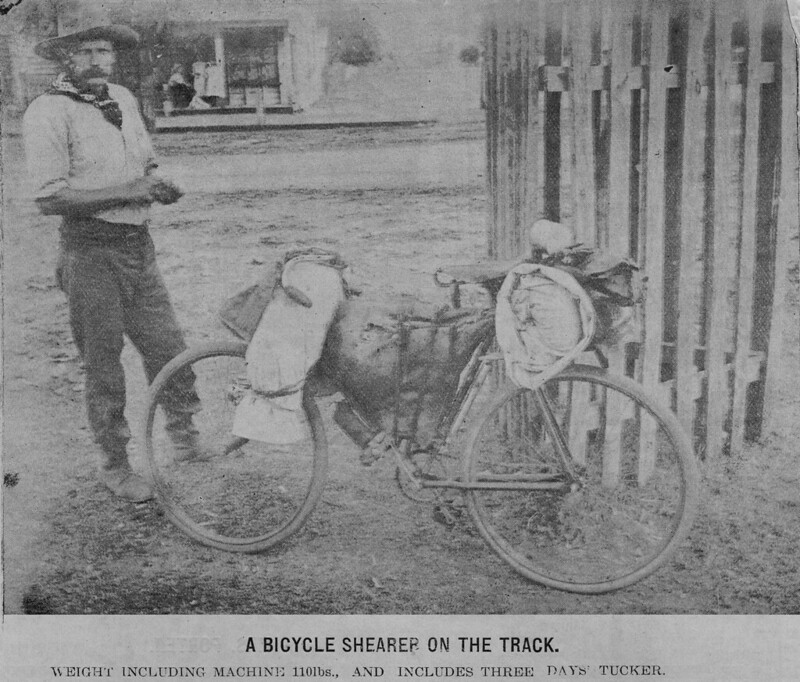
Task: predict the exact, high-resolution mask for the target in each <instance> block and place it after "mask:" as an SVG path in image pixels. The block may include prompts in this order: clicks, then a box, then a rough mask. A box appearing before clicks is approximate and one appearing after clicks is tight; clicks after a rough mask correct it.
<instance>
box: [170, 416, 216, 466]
mask: <svg viewBox="0 0 800 682" xmlns="http://www.w3.org/2000/svg"><path fill="white" fill-rule="evenodd" d="M166 431H167V434H168V435H169V439H170V441H171V442H172V450H173V453H174V456H175V461H176V462H202V461H206V460H208V459H210V457H211V454H210V453H209V452H207V451H206V450H205V449H204V448H203V446H202V445H201V443H200V432H199V431H198V430H197V427H196V426H195V425H194V423H193V422H192V417H191V415H186V414H170V415H168V417H167V427H166Z"/></svg>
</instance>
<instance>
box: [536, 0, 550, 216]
mask: <svg viewBox="0 0 800 682" xmlns="http://www.w3.org/2000/svg"><path fill="white" fill-rule="evenodd" d="M537 4H538V8H539V17H538V18H539V24H538V27H537V28H538V41H537V43H538V44H537V49H538V52H537V53H536V74H537V87H538V88H539V101H538V106H537V111H536V121H537V122H538V125H539V129H538V131H536V135H537V142H538V144H539V150H540V151H539V155H538V156H537V157H536V158H535V159H534V161H533V163H535V164H536V177H537V181H538V184H537V186H536V196H537V202H538V205H539V210H538V211H537V215H536V218H542V217H544V216H545V207H546V205H547V201H546V199H545V187H546V186H547V152H546V149H547V133H548V126H547V121H546V118H545V117H546V115H547V100H548V95H547V89H546V82H545V77H544V69H545V66H546V65H547V55H546V53H545V44H546V40H547V12H546V9H547V5H546V0H539V2H538V3H537Z"/></svg>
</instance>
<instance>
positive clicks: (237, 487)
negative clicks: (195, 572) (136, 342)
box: [144, 342, 328, 552]
mask: <svg viewBox="0 0 800 682" xmlns="http://www.w3.org/2000/svg"><path fill="white" fill-rule="evenodd" d="M246 348H247V346H246V344H244V343H240V342H215V343H211V344H207V345H203V346H200V347H197V348H192V349H189V350H187V351H185V352H183V353H181V354H180V355H179V356H177V357H176V358H174V359H173V360H172V361H171V362H169V363H168V364H167V365H166V366H165V367H164V368H163V369H162V370H161V372H160V373H159V374H158V376H157V377H156V378H155V380H154V381H153V384H152V386H151V388H150V399H149V404H148V407H147V414H146V422H145V434H144V441H145V447H146V452H147V461H148V465H149V469H150V474H151V477H152V479H153V483H154V487H155V490H156V495H157V498H158V500H159V502H160V503H161V505H162V506H163V508H164V510H165V512H166V515H167V517H168V518H169V519H170V521H172V522H173V523H174V524H175V525H176V526H177V527H178V528H180V529H181V530H182V531H184V532H185V533H186V534H187V535H189V536H190V537H192V538H194V539H195V540H197V541H199V542H201V543H203V544H205V545H208V546H210V547H215V548H217V549H222V550H227V551H233V552H259V551H262V550H265V549H267V548H269V547H272V546H273V545H276V544H278V543H279V542H282V541H283V540H285V539H286V538H288V537H289V536H290V535H292V534H293V533H294V532H296V531H297V530H299V529H300V527H301V526H302V525H303V523H304V522H305V521H306V519H307V518H308V516H309V514H310V513H311V512H312V511H313V509H314V506H315V505H316V503H317V501H318V500H319V498H320V495H321V494H322V489H323V486H324V483H325V476H326V472H327V461H328V454H327V452H328V451H327V444H326V440H325V433H324V429H323V426H322V420H321V417H320V414H319V410H318V409H317V406H316V404H315V403H314V400H313V398H312V397H311V396H309V395H307V394H306V395H305V396H304V398H303V410H304V415H305V419H304V420H301V421H303V422H304V424H302V425H301V427H300V429H301V433H300V434H299V435H300V438H299V440H297V441H296V442H292V443H288V444H282V445H275V444H270V443H264V442H258V441H255V440H250V441H245V440H244V439H242V438H237V437H236V436H234V435H233V433H232V430H231V429H232V425H233V419H234V413H235V411H236V407H237V405H238V403H239V402H240V401H241V399H242V397H243V395H244V394H245V391H246V390H247V387H248V383H247V372H246V366H245V359H244V354H245V350H246ZM192 374H193V375H194V388H195V391H196V392H197V395H198V397H199V399H200V403H199V405H200V407H199V411H198V412H196V413H195V414H194V415H193V423H194V425H195V427H196V428H197V430H198V431H199V438H198V440H199V442H200V444H201V446H202V449H203V452H204V454H205V458H204V459H202V460H191V461H185V462H181V461H178V458H177V457H176V455H177V454H178V453H177V452H176V450H175V449H174V447H173V444H172V442H171V440H170V437H169V433H168V431H167V429H166V426H167V423H166V418H165V414H164V410H163V409H160V406H161V405H162V404H163V403H164V402H165V401H174V400H175V399H176V395H178V396H179V395H180V394H181V391H182V392H183V393H184V394H185V393H186V392H187V388H186V387H187V385H188V386H191V381H192ZM178 400H179V402H180V398H178ZM187 400H188V399H186V400H184V402H187Z"/></svg>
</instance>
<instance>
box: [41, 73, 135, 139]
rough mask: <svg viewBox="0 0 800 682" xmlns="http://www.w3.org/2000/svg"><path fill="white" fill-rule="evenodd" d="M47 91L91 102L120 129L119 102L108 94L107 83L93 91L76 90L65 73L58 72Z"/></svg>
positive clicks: (120, 112)
mask: <svg viewBox="0 0 800 682" xmlns="http://www.w3.org/2000/svg"><path fill="white" fill-rule="evenodd" d="M48 92H49V93H50V94H51V95H66V96H67V97H70V98H72V99H74V100H76V101H78V102H86V103H87V104H91V105H92V106H93V107H94V108H95V109H99V110H100V113H102V114H103V118H105V119H106V121H108V122H109V123H111V124H112V125H114V126H116V127H117V128H119V129H120V130H122V111H121V110H120V108H119V103H118V102H117V101H116V100H114V99H111V96H110V95H109V94H108V85H103V87H102V88H100V89H99V90H97V89H95V91H94V92H89V91H88V90H78V88H76V87H75V85H74V84H73V83H72V81H71V80H70V78H69V76H68V75H67V74H66V73H60V74H59V75H58V77H57V78H56V79H55V80H54V81H53V82H52V83H51V85H50V90H49V91H48Z"/></svg>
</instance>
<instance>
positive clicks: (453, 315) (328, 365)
mask: <svg viewBox="0 0 800 682" xmlns="http://www.w3.org/2000/svg"><path fill="white" fill-rule="evenodd" d="M493 325H494V314H493V311H492V310H491V309H474V308H472V309H470V308H468V309H459V310H453V309H451V308H444V309H442V310H440V311H439V312H437V313H434V314H431V315H426V314H421V315H414V314H413V312H407V311H406V312H404V313H402V314H400V315H398V314H397V313H395V312H393V311H391V310H390V309H389V308H388V306H385V305H376V304H375V303H372V302H369V301H361V300H359V299H353V300H351V301H348V302H347V303H346V304H345V305H344V307H343V309H342V311H341V314H340V316H339V319H338V320H337V321H336V322H334V324H333V326H332V327H331V329H330V331H329V333H328V338H327V341H326V345H325V349H324V350H323V353H322V357H321V358H320V361H319V363H318V365H317V369H318V371H319V372H320V373H321V374H322V375H324V376H327V377H329V378H330V379H331V380H332V381H334V382H335V384H336V385H337V387H339V389H340V390H341V391H342V392H343V393H344V394H345V396H346V397H347V399H348V401H349V402H350V403H351V404H352V405H353V407H354V408H355V410H356V412H357V413H359V414H360V415H361V416H363V417H364V418H365V419H366V421H367V422H369V423H370V424H372V425H373V426H374V427H375V430H376V431H379V430H383V431H385V432H387V433H392V434H394V435H396V436H397V437H399V438H409V439H411V440H413V441H414V442H415V443H416V444H417V445H419V446H420V447H425V446H427V445H429V444H430V442H431V441H432V440H433V439H434V438H436V436H437V435H443V434H437V426H438V424H439V421H440V419H441V418H442V416H443V414H444V412H445V411H446V410H447V407H448V403H449V401H450V399H451V398H452V397H453V395H454V394H455V392H456V389H457V387H458V381H459V375H460V373H461V371H462V370H463V368H464V366H465V365H466V364H467V362H468V361H469V358H470V357H471V355H472V354H473V352H474V351H475V349H476V347H477V346H478V344H479V343H480V341H481V339H482V338H483V337H484V336H485V335H486V334H487V333H489V332H491V330H492V329H493ZM340 425H342V426H344V425H343V424H340ZM351 435H352V436H353V438H354V440H356V441H357V442H359V444H363V442H360V439H359V438H358V437H356V436H355V434H351Z"/></svg>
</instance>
